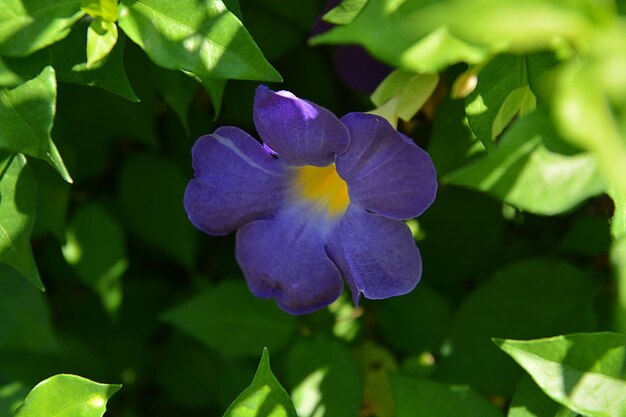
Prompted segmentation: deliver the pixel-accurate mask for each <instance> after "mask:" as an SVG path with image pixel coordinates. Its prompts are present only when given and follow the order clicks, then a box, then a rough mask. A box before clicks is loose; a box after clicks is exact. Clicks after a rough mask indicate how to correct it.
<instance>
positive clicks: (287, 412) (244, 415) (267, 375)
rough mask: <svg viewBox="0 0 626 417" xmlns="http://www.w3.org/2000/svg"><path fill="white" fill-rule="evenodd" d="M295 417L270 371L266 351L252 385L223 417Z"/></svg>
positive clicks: (289, 403)
mask: <svg viewBox="0 0 626 417" xmlns="http://www.w3.org/2000/svg"><path fill="white" fill-rule="evenodd" d="M255 416H267V417H297V414H296V410H295V408H294V406H293V403H292V402H291V398H289V395H288V394H287V392H286V391H285V389H284V388H283V387H282V386H281V385H280V382H278V380H277V379H276V377H275V376H274V374H273V373H272V370H271V369H270V359H269V354H268V352H267V349H263V356H262V357H261V362H260V363H259V368H258V369H257V371H256V374H255V375H254V379H253V380H252V384H250V386H249V387H248V388H246V389H245V390H244V391H243V392H242V393H241V394H239V396H238V397H237V399H235V401H234V402H233V403H232V404H231V405H230V407H228V410H226V413H224V417H255Z"/></svg>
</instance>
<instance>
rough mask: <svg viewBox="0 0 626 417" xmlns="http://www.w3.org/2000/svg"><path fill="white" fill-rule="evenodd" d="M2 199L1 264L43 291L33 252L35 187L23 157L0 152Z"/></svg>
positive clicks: (0, 202) (0, 192) (0, 228)
mask: <svg viewBox="0 0 626 417" xmlns="http://www.w3.org/2000/svg"><path fill="white" fill-rule="evenodd" d="M0 195H1V196H2V198H0V262H2V263H6V264H9V265H11V266H12V267H13V268H15V269H16V270H17V271H18V272H19V273H20V274H22V276H24V278H26V279H27V280H28V281H29V282H30V283H31V284H33V285H34V286H35V287H37V288H39V289H40V290H43V284H42V283H41V278H39V272H38V271H37V266H36V265H35V260H34V259H33V253H32V250H31V248H30V233H31V231H32V229H33V224H34V222H35V219H34V216H35V210H36V204H37V191H36V184H35V179H34V178H33V174H32V173H31V172H30V170H29V168H28V166H27V165H26V158H25V157H24V156H23V155H20V154H10V153H7V152H3V151H0Z"/></svg>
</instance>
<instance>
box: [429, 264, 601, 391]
mask: <svg viewBox="0 0 626 417" xmlns="http://www.w3.org/2000/svg"><path fill="white" fill-rule="evenodd" d="M593 288H594V287H593V286H592V280H591V277H589V276H587V275H586V274H585V273H583V272H581V271H579V270H578V269H576V268H574V267H572V266H570V265H568V264H567V263H564V262H558V261H554V260H548V259H541V258H538V259H528V260H523V261H519V262H516V263H514V264H512V265H510V266H507V267H505V268H502V269H500V270H498V271H497V272H496V273H495V274H494V275H493V276H492V277H491V278H490V279H489V281H487V282H486V283H484V284H483V285H482V286H480V287H478V289H476V290H475V291H474V292H473V293H472V294H470V296H469V297H468V298H467V299H466V300H465V302H464V303H463V304H462V305H461V307H460V308H459V310H458V311H457V314H456V317H455V318H454V319H453V321H452V325H451V328H450V334H449V341H448V343H449V345H448V346H447V349H448V351H449V352H450V353H449V354H448V355H447V356H445V357H443V358H442V359H441V361H440V363H439V368H438V369H437V371H436V373H435V377H436V378H437V379H440V380H444V381H449V382H453V383H464V384H469V385H471V386H472V387H474V388H476V389H479V390H480V391H482V392H486V393H489V394H498V395H504V396H509V395H510V394H512V392H513V390H514V386H515V383H516V380H517V378H518V377H519V372H516V368H515V366H514V364H513V363H511V362H510V360H509V359H508V358H507V357H506V356H505V355H502V352H499V351H498V349H497V348H496V347H495V346H494V345H493V344H492V343H491V342H490V338H492V337H506V338H520V339H522V338H536V337H545V336H549V335H553V334H558V333H567V332H572V331H589V330H592V329H593V326H594V325H595V314H594V311H593V302H594V298H595V294H594V290H593Z"/></svg>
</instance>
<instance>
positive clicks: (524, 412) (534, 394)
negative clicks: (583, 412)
mask: <svg viewBox="0 0 626 417" xmlns="http://www.w3.org/2000/svg"><path fill="white" fill-rule="evenodd" d="M577 415H578V413H575V412H573V411H571V410H568V409H567V408H565V407H563V406H562V405H560V404H559V403H556V402H554V401H553V400H552V399H550V397H548V396H547V395H546V394H544V393H543V391H541V388H539V387H538V386H537V384H535V382H534V381H533V380H532V378H530V377H529V376H527V375H526V376H524V377H522V378H521V379H520V381H519V383H518V384H517V389H516V390H515V395H514V396H513V400H512V402H511V406H510V407H509V413H508V414H507V417H576V416H577Z"/></svg>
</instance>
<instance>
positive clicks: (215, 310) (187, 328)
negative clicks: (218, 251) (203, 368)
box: [162, 281, 296, 356]
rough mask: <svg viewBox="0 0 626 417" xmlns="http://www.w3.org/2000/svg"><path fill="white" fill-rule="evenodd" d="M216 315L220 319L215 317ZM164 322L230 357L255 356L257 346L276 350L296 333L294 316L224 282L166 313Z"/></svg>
mask: <svg viewBox="0 0 626 417" xmlns="http://www.w3.org/2000/svg"><path fill="white" fill-rule="evenodd" d="M217 316H219V317H220V319H219V320H215V319H214V318H215V317H217ZM162 318H163V320H165V321H166V322H168V323H170V324H173V325H174V326H176V327H178V328H179V329H181V330H182V331H184V332H185V333H187V334H189V335H191V336H193V337H194V338H195V339H197V340H199V341H201V342H203V343H205V344H206V345H207V346H209V347H211V348H213V349H216V350H218V351H220V352H222V353H223V354H224V355H229V356H255V355H256V354H257V352H258V351H259V346H261V347H263V346H264V345H265V346H269V347H270V348H271V349H272V350H278V349H280V348H282V347H284V346H286V345H287V343H289V341H290V340H291V338H292V336H293V333H294V332H295V330H296V320H295V318H294V317H292V316H289V315H286V314H284V313H283V312H282V311H280V310H279V309H278V308H277V307H276V306H275V305H274V303H272V302H270V301H267V300H261V299H258V298H255V297H254V296H253V295H252V294H250V291H249V290H248V288H247V286H246V285H245V284H244V283H243V282H238V281H224V282H223V283H221V284H219V285H218V286H217V287H216V288H212V289H209V290H207V291H205V292H203V293H202V294H200V295H198V296H197V297H195V298H193V299H192V300H190V301H188V302H186V303H185V304H183V305H181V306H179V307H176V308H174V309H173V310H170V311H168V312H166V313H165V314H164V315H163V316H162Z"/></svg>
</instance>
